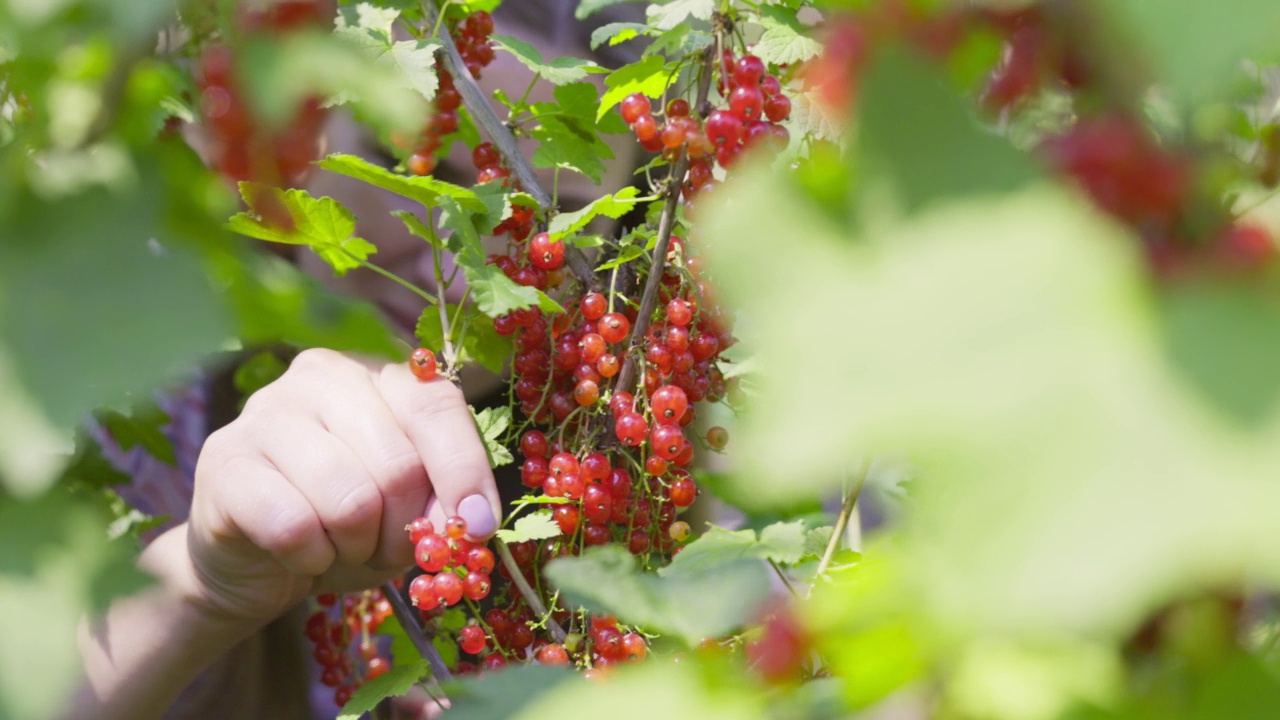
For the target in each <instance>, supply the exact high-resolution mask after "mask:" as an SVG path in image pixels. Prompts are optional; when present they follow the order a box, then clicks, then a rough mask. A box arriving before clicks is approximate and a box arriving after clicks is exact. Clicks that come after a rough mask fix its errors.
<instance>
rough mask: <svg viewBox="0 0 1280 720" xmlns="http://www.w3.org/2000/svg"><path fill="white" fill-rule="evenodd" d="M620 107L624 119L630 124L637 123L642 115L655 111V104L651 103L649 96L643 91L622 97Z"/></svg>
mask: <svg viewBox="0 0 1280 720" xmlns="http://www.w3.org/2000/svg"><path fill="white" fill-rule="evenodd" d="M620 109H621V111H622V119H623V120H625V121H626V122H627V124H628V125H630V124H633V123H635V122H636V121H637V120H639V119H640V118H641V117H642V116H645V115H648V114H649V113H651V112H653V105H651V104H650V103H649V98H647V97H645V96H644V95H642V94H641V93H632V94H631V95H628V96H626V97H625V98H623V99H622V104H621V107H620ZM651 119H652V118H651Z"/></svg>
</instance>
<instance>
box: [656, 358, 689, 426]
mask: <svg viewBox="0 0 1280 720" xmlns="http://www.w3.org/2000/svg"><path fill="white" fill-rule="evenodd" d="M668 352H669V351H668ZM649 407H650V409H652V410H653V416H654V417H655V418H657V419H658V421H659V422H664V423H666V422H679V420H680V418H681V417H683V416H684V413H685V411H686V410H688V409H689V398H688V396H687V395H685V392H684V390H681V389H680V388H678V387H676V386H675V385H663V386H662V387H660V388H658V389H657V390H656V391H654V393H653V395H651V396H650V397H649Z"/></svg>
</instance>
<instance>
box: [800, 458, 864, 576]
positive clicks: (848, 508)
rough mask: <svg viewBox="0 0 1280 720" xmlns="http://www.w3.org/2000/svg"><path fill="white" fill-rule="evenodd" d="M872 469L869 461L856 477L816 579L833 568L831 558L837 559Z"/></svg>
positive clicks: (820, 562) (823, 555)
mask: <svg viewBox="0 0 1280 720" xmlns="http://www.w3.org/2000/svg"><path fill="white" fill-rule="evenodd" d="M870 469H871V461H870V460H867V461H865V462H863V463H862V469H861V470H859V471H858V474H857V475H856V476H855V477H854V479H853V488H852V489H851V490H849V496H848V497H846V498H845V499H844V505H843V506H841V508H840V516H839V517H837V518H836V527H835V530H834V531H833V532H832V533H831V541H830V542H828V543H827V550H826V552H824V553H822V560H821V561H819V562H818V571H817V572H816V573H814V577H815V578H819V577H822V576H823V575H824V574H825V573H826V572H827V568H828V567H830V566H831V558H833V557H835V555H836V548H838V547H840V538H841V537H843V536H844V530H845V528H846V527H848V526H849V517H850V516H851V515H853V508H854V506H855V505H857V504H858V496H859V495H861V494H862V484H863V483H865V482H866V481H867V471H868V470H870Z"/></svg>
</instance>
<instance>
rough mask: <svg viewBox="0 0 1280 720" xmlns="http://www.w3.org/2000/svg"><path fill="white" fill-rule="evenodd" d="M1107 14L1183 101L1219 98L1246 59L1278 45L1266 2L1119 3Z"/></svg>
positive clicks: (1273, 11) (1277, 22) (1278, 22)
mask: <svg viewBox="0 0 1280 720" xmlns="http://www.w3.org/2000/svg"><path fill="white" fill-rule="evenodd" d="M1105 8H1106V11H1107V12H1109V13H1112V14H1113V16H1115V17H1118V18H1120V19H1122V20H1123V21H1125V23H1126V25H1127V26H1128V28H1127V29H1129V30H1130V31H1131V33H1132V35H1133V36H1134V37H1136V38H1138V39H1139V40H1140V41H1142V44H1143V45H1144V46H1145V49H1148V50H1150V51H1151V53H1152V55H1153V59H1154V61H1155V65H1156V67H1157V70H1158V71H1159V73H1160V74H1161V76H1162V78H1163V79H1164V80H1165V81H1166V82H1167V84H1168V86H1169V87H1170V89H1172V90H1173V91H1174V94H1175V95H1176V96H1177V97H1178V98H1179V99H1181V100H1184V101H1198V100H1203V99H1205V97H1206V96H1207V95H1210V94H1212V93H1216V92H1220V89H1221V88H1223V87H1225V86H1227V84H1228V81H1229V80H1230V79H1231V78H1232V76H1233V75H1237V74H1240V73H1241V71H1242V70H1243V66H1242V62H1243V61H1244V60H1245V58H1249V57H1253V56H1254V54H1255V53H1258V52H1265V51H1266V50H1268V48H1271V47H1274V45H1275V42H1276V40H1278V39H1280V7H1278V6H1277V5H1276V4H1275V3H1271V2H1267V0H1219V2H1215V3H1212V4H1206V3H1197V2H1184V1H1183V0H1120V1H1119V2H1114V3H1107V4H1106V6H1105Z"/></svg>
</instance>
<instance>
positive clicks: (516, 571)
mask: <svg viewBox="0 0 1280 720" xmlns="http://www.w3.org/2000/svg"><path fill="white" fill-rule="evenodd" d="M493 544H494V546H495V547H497V548H498V557H499V558H501V559H502V565H503V566H504V567H505V568H506V569H507V572H508V573H510V574H511V582H513V583H515V585H516V588H517V589H519V590H520V595H521V597H523V598H524V601H525V602H527V603H529V607H530V609H532V610H533V612H534V613H536V614H537V615H538V616H539V617H542V618H545V619H546V621H547V630H549V631H550V632H551V637H553V638H555V639H556V642H558V643H561V644H563V643H564V641H565V638H567V637H569V636H568V634H567V633H565V631H564V628H562V627H560V624H559V623H557V622H556V621H555V618H553V617H551V612H550V611H549V610H547V606H546V605H543V604H542V598H540V597H538V593H537V592H536V591H535V590H534V589H533V588H532V587H530V586H529V581H528V580H525V579H524V571H523V570H521V569H520V566H519V565H517V564H516V559H515V557H514V556H512V555H511V550H510V549H508V548H507V544H506V543H505V542H503V541H502V540H501V539H495V540H494V543H493Z"/></svg>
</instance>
